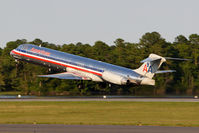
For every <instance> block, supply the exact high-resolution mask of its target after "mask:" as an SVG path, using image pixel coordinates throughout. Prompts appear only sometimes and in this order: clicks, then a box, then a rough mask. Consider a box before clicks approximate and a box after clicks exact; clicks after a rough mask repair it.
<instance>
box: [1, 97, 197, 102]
mask: <svg viewBox="0 0 199 133" xmlns="http://www.w3.org/2000/svg"><path fill="white" fill-rule="evenodd" d="M0 101H132V102H133V101H134V102H199V99H194V98H103V97H101V98H0Z"/></svg>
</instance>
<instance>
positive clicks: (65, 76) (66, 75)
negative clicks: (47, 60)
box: [38, 72, 91, 80]
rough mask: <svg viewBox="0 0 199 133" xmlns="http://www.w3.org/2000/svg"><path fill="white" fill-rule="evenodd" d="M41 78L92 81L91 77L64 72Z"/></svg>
mask: <svg viewBox="0 0 199 133" xmlns="http://www.w3.org/2000/svg"><path fill="white" fill-rule="evenodd" d="M38 76H39V77H47V78H59V79H74V80H91V79H90V78H89V77H85V76H82V75H80V74H78V73H73V72H63V73H57V74H49V75H38Z"/></svg>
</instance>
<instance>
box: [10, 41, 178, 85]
mask: <svg viewBox="0 0 199 133" xmlns="http://www.w3.org/2000/svg"><path fill="white" fill-rule="evenodd" d="M10 54H11V55H12V56H13V57H14V58H15V59H16V60H21V61H26V62H30V63H34V64H39V65H43V66H46V67H49V68H55V69H62V70H63V72H62V73H57V74H49V75H38V76H39V77H49V78H59V79H73V80H92V81H97V82H109V83H113V84H118V85H128V84H130V83H135V84H139V85H155V80H154V79H152V78H153V76H154V74H155V73H165V72H174V70H166V71H158V69H159V68H160V66H161V65H162V63H163V62H165V61H166V59H167V58H168V59H178V58H169V57H161V56H159V55H156V54H150V55H149V57H148V58H146V59H145V60H143V61H141V62H142V63H143V64H142V65H141V67H139V68H138V69H135V70H132V69H129V68H125V67H121V66H117V65H112V64H109V63H105V62H101V61H97V60H93V59H89V58H85V57H81V56H77V55H73V54H69V53H65V52H60V51H57V50H52V49H49V48H45V47H40V46H36V45H32V44H22V45H20V46H18V47H17V48H16V49H13V50H12V51H11V52H10Z"/></svg>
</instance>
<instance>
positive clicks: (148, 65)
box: [142, 63, 152, 73]
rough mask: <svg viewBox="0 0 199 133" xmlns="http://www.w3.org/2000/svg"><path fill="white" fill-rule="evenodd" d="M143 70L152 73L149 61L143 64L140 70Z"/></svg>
mask: <svg viewBox="0 0 199 133" xmlns="http://www.w3.org/2000/svg"><path fill="white" fill-rule="evenodd" d="M142 71H143V72H151V73H152V67H151V65H150V64H149V63H147V64H145V65H144V68H143V70H142Z"/></svg>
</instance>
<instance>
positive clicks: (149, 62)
mask: <svg viewBox="0 0 199 133" xmlns="http://www.w3.org/2000/svg"><path fill="white" fill-rule="evenodd" d="M165 61H166V59H165V58H164V57H161V56H159V55H156V54H150V55H149V57H148V58H146V59H144V60H142V61H141V63H143V64H142V66H140V67H139V68H138V69H135V70H134V71H135V72H137V73H139V74H141V75H143V76H146V77H148V78H150V79H152V78H153V76H154V74H155V73H156V72H157V70H158V69H159V68H160V66H161V65H162V63H163V62H165Z"/></svg>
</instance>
